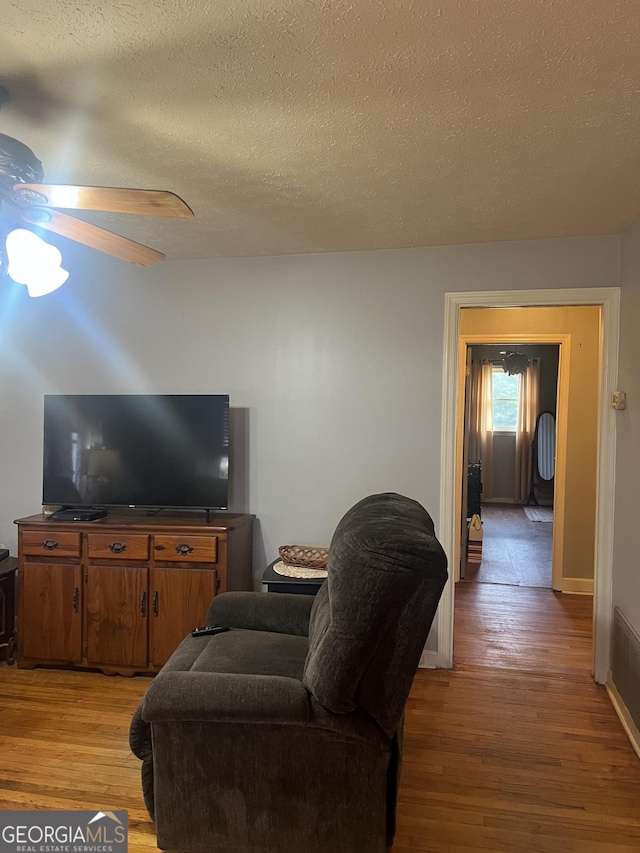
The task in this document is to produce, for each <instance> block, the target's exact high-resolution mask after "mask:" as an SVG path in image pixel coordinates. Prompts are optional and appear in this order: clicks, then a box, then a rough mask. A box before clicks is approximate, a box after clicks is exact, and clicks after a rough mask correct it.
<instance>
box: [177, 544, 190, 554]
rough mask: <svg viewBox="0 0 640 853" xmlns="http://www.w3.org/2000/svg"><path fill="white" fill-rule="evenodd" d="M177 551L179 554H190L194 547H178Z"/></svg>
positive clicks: (184, 545)
mask: <svg viewBox="0 0 640 853" xmlns="http://www.w3.org/2000/svg"><path fill="white" fill-rule="evenodd" d="M176 551H177V553H178V554H190V553H191V552H192V551H193V546H192V545H186V544H183V545H176Z"/></svg>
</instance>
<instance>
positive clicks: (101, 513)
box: [51, 506, 107, 521]
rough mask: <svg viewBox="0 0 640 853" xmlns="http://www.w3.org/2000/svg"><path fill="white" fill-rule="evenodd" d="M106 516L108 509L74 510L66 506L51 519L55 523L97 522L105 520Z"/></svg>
mask: <svg viewBox="0 0 640 853" xmlns="http://www.w3.org/2000/svg"><path fill="white" fill-rule="evenodd" d="M106 515H107V511H106V509H98V508H90V509H86V508H80V509H74V508H73V507H71V506H65V507H62V509H58V510H56V511H55V512H54V513H53V515H52V516H51V518H52V519H53V521H97V520H98V519H99V518H105V516H106Z"/></svg>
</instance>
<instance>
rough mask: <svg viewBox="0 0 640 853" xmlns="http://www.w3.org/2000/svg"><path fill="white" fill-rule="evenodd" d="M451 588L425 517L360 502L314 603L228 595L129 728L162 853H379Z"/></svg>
mask: <svg viewBox="0 0 640 853" xmlns="http://www.w3.org/2000/svg"><path fill="white" fill-rule="evenodd" d="M446 578H447V569H446V557H445V555H444V552H443V550H442V548H441V546H440V543H439V542H438V540H437V539H436V537H435V535H434V529H433V523H432V520H431V518H430V516H429V515H428V513H427V512H426V510H425V509H423V507H422V506H420V504H418V503H416V502H415V501H413V500H410V499H409V498H405V497H402V496H400V495H396V494H381V495H372V496H370V497H368V498H365V499H364V500H362V501H360V502H359V503H357V504H356V505H355V506H354V507H353V508H352V509H351V510H349V512H347V514H346V515H345V516H344V518H343V519H342V521H341V522H340V524H339V525H338V527H337V529H336V531H335V534H334V536H333V539H332V541H331V545H330V549H329V561H328V577H327V580H326V581H325V583H324V584H323V585H322V587H321V588H320V590H319V592H318V594H317V595H316V596H315V598H312V597H311V596H306V595H285V594H279V593H250V592H245V593H242V592H237V593H224V594H222V595H220V596H218V597H216V598H215V599H214V601H213V603H212V604H211V607H210V609H209V614H208V618H207V624H209V625H220V624H222V625H229V626H231V628H232V630H230V631H229V632H227V633H222V634H217V635H215V636H212V637H197V638H194V637H191V636H189V637H187V638H186V639H185V640H184V641H183V642H182V644H181V645H180V646H179V647H178V649H177V650H176V652H175V653H174V655H173V656H172V657H171V659H170V660H169V661H168V662H167V663H166V664H165V666H164V667H163V669H162V670H161V672H160V673H158V675H157V676H156V678H155V679H154V681H153V682H152V684H151V686H150V687H149V690H148V691H147V693H146V695H145V696H144V698H143V700H142V702H141V703H140V706H139V707H138V709H137V711H136V713H135V715H134V719H133V721H132V724H131V735H130V742H131V748H132V750H133V752H134V753H135V754H136V755H137V756H138V757H139V758H141V759H142V762H143V764H142V785H143V794H144V798H145V803H146V805H147V808H148V811H149V813H150V815H151V817H152V818H153V819H154V820H155V824H156V832H157V840H158V846H159V847H160V848H162V849H175V850H180V851H184V853H301V851H304V853H320V852H321V851H322V853H382V851H384V850H385V849H386V848H387V847H388V846H390V845H391V843H392V840H393V834H394V830H395V804H396V793H397V784H398V778H399V772H400V759H401V735H402V717H403V710H404V706H405V703H406V700H407V697H408V694H409V690H410V688H411V683H412V681H413V677H414V675H415V672H416V669H417V666H418V662H419V659H420V654H421V652H422V649H423V647H424V644H425V642H426V638H427V634H428V633H429V629H430V627H431V623H432V621H433V617H434V615H435V612H436V607H437V605H438V601H439V599H440V595H441V592H442V589H443V587H444V584H445V581H446Z"/></svg>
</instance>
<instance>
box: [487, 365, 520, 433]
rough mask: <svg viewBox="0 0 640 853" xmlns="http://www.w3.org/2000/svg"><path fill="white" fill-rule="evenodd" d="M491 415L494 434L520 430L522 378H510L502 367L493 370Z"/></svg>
mask: <svg viewBox="0 0 640 853" xmlns="http://www.w3.org/2000/svg"><path fill="white" fill-rule="evenodd" d="M492 379H493V382H492V400H491V414H492V423H493V431H494V432H515V431H516V429H517V428H518V408H519V405H520V376H519V375H518V374H517V373H516V374H514V375H513V376H510V375H509V374H508V373H505V372H504V370H503V369H502V368H501V367H494V368H493V377H492Z"/></svg>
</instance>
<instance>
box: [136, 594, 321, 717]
mask: <svg viewBox="0 0 640 853" xmlns="http://www.w3.org/2000/svg"><path fill="white" fill-rule="evenodd" d="M258 594H259V593H258ZM278 594H280V593H278ZM310 715H311V706H310V702H309V694H308V693H307V691H306V689H305V687H304V686H303V684H302V682H301V681H298V680H297V679H295V678H286V677H284V676H279V675H237V674H235V673H228V672H160V673H159V674H158V675H157V676H156V677H155V679H154V681H153V683H152V685H151V686H150V687H149V689H148V690H147V693H146V695H145V697H144V704H143V707H142V718H143V719H144V720H145V721H146V722H148V723H156V722H166V721H168V720H174V721H177V722H184V721H186V720H197V721H200V722H202V721H204V722H224V723H236V722H240V723H305V722H307V720H308V719H309V717H310Z"/></svg>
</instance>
